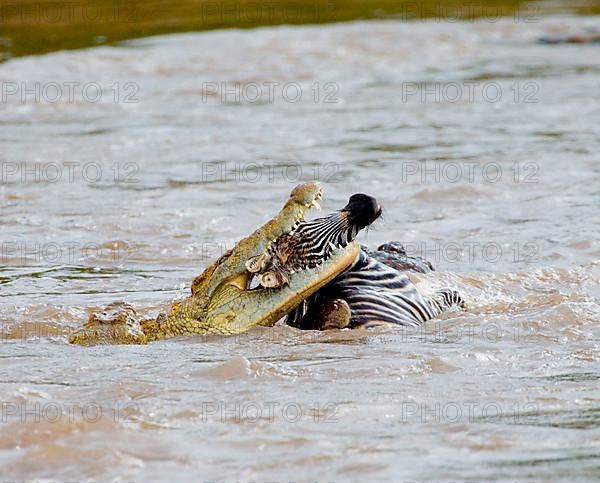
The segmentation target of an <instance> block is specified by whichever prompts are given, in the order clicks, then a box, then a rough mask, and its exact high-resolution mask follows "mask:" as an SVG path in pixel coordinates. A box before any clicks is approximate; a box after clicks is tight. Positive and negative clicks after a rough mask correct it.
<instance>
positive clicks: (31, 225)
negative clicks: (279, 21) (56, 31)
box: [0, 16, 600, 483]
mask: <svg viewBox="0 0 600 483" xmlns="http://www.w3.org/2000/svg"><path fill="white" fill-rule="evenodd" d="M537 20H538V22H536V23H528V22H525V19H522V18H521V19H518V21H515V20H514V19H512V18H509V19H503V20H501V21H499V22H490V21H485V20H478V21H475V22H465V23H451V22H443V21H442V22H435V21H428V22H427V23H422V22H420V21H415V22H412V23H407V22H402V21H393V20H391V21H369V22H352V23H345V24H335V25H325V26H301V27H278V28H261V29H256V30H250V31H238V30H223V31H215V32H209V33H198V34H182V35H170V36H164V37H153V38H147V39H141V40H136V41H131V42H127V43H124V44H122V45H119V46H116V47H99V48H94V49H89V50H82V51H69V52H58V53H53V54H48V55H45V56H40V57H25V58H21V59H16V60H12V61H9V62H6V63H4V64H2V65H0V81H2V82H3V83H4V84H3V86H4V87H3V89H4V92H3V95H5V98H4V99H3V102H2V105H1V110H2V115H1V118H0V125H1V128H0V161H2V184H0V207H1V208H0V209H1V217H0V230H1V232H0V241H1V242H2V252H1V256H2V261H1V262H0V330H1V331H2V340H1V346H0V351H1V352H0V359H1V360H0V401H2V413H1V417H2V424H1V426H0V432H1V435H2V436H1V438H0V468H1V469H0V473H2V475H1V476H2V477H3V479H4V480H11V481H12V480H15V479H18V480H34V481H42V480H43V481H47V480H51V481H73V480H76V481H113V482H115V481H119V482H121V481H135V482H149V481H162V480H166V479H172V480H174V481H175V480H186V479H187V480H191V479H194V481H219V482H251V481H254V482H267V481H271V482H272V481H277V482H291V481H294V482H338V483H339V482H355V481H357V482H358V481H361V482H362V481H396V482H398V481H426V482H429V481H511V482H515V481H518V482H526V481H535V482H542V481H570V482H573V481H597V480H598V479H599V478H600V364H599V357H600V305H599V298H600V283H599V281H600V243H599V241H598V240H599V239H600V236H599V235H600V224H599V221H600V216H599V209H598V206H599V203H600V158H599V156H600V155H599V154H598V153H600V83H599V78H600V47H599V46H598V45H597V44H596V45H546V44H543V43H540V42H538V39H539V38H540V37H544V36H548V35H565V34H570V33H581V32H586V31H587V29H588V28H590V27H593V26H597V25H598V24H599V22H600V19H598V18H594V17H587V18H584V17H571V16H538V17H537ZM36 83H38V85H39V96H40V99H39V102H37V101H36V99H35V96H36V95H37V94H36V90H37V89H38V87H36ZM236 83H237V84H236ZM276 83H278V84H276ZM69 86H72V92H69ZM225 89H227V90H228V91H227V92H228V93H224V90H225ZM25 91H27V92H25ZM22 95H24V96H25V99H22ZM236 96H238V97H239V98H238V97H236ZM300 96H301V97H300ZM298 97H300V98H299V99H298ZM98 98H99V99H98ZM96 99H98V100H97V102H93V101H95V100H96ZM23 100H24V102H23ZM311 179H318V180H320V181H322V182H323V183H324V185H325V198H324V201H323V207H324V209H325V211H328V210H334V209H337V208H340V207H341V206H343V205H344V204H345V202H346V200H347V198H348V196H349V195H350V194H352V193H355V192H365V193H368V194H372V195H374V196H376V197H377V198H378V199H379V201H380V202H381V203H382V205H383V206H384V217H383V218H382V219H380V220H378V221H377V222H376V223H375V224H374V226H373V227H372V228H371V229H370V230H369V231H368V232H365V233H363V234H362V235H361V241H362V243H364V244H367V245H369V246H371V247H375V246H377V245H378V244H380V243H383V242H385V241H388V240H398V241H402V242H404V243H405V244H406V245H407V247H408V248H409V251H410V252H411V253H423V254H424V255H425V256H426V257H427V258H428V259H429V260H430V261H431V262H432V263H433V264H434V265H435V266H436V268H437V271H436V272H435V273H433V274H431V275H428V276H426V277H424V276H416V275H415V276H413V279H414V280H415V281H416V282H417V283H418V284H419V287H420V288H421V289H422V290H423V291H424V292H427V293H429V292H431V291H433V290H435V289H437V288H439V287H442V286H452V287H455V288H457V289H458V290H460V291H461V292H462V293H463V294H464V296H465V299H466V301H467V305H468V310H467V311H466V312H464V313H460V312H454V313H448V314H445V315H444V317H443V318H442V319H441V320H436V321H431V322H430V323H428V324H426V325H425V327H423V329H419V330H402V329H398V330H394V329H391V328H385V329H379V330H371V331H366V330H355V331H330V332H325V333H319V332H311V331H307V332H301V331H298V330H295V329H292V328H289V327H281V326H277V327H274V328H271V329H266V328H261V329H256V330H252V331H250V332H248V333H246V334H243V335H241V336H239V337H231V338H220V337H202V336H185V337H177V338H173V339H169V340H164V341H159V342H156V343H152V344H150V345H147V346H102V347H92V348H81V347H74V346H71V345H69V344H68V342H67V338H68V335H69V334H70V333H71V332H72V331H73V330H74V329H75V328H77V327H78V326H80V325H81V324H82V323H83V322H84V321H85V320H86V318H87V315H88V314H89V313H90V311H92V310H94V309H97V308H99V307H102V306H103V305H105V304H107V303H110V302H112V301H115V300H124V301H127V302H128V303H130V304H132V305H134V306H135V307H136V308H137V309H138V310H139V312H140V313H142V314H143V315H150V316H154V315H156V314H157V313H158V312H159V311H161V310H164V309H165V307H167V306H168V304H169V301H170V300H172V299H173V298H175V297H177V296H181V295H182V294H185V293H186V292H187V291H188V290H189V284H190V282H191V280H192V279H193V278H194V276H195V275H197V274H198V273H199V272H200V271H201V270H202V269H203V267H205V266H206V265H207V264H208V263H209V262H210V261H211V260H213V259H214V258H216V257H217V256H218V255H220V254H221V253H223V252H224V251H225V250H226V249H228V248H231V247H232V246H233V245H234V244H235V242H236V241H237V240H239V239H240V238H241V237H242V236H244V235H246V234H247V233H249V232H250V231H252V230H253V229H254V228H255V227H257V226H258V225H259V224H261V223H262V222H264V221H265V220H266V219H268V218H269V217H270V216H272V215H273V214H275V213H276V212H277V211H278V210H279V207H280V206H281V204H282V203H283V201H284V200H285V198H286V197H287V196H288V193H289V192H290V190H291V189H292V188H293V187H294V186H295V184H297V183H298V182H299V181H300V180H311Z"/></svg>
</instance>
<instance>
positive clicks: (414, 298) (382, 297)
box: [286, 251, 463, 328]
mask: <svg viewBox="0 0 600 483" xmlns="http://www.w3.org/2000/svg"><path fill="white" fill-rule="evenodd" d="M331 298H336V299H343V300H345V301H346V302H347V303H348V305H349V306H350V311H351V322H350V327H351V328H355V327H367V328H368V327H374V326H379V325H404V326H418V325H420V324H422V323H424V322H426V321H428V320H430V319H433V318H435V317H437V316H438V315H440V314H441V313H442V312H444V311H445V310H447V309H448V308H449V307H451V306H453V305H459V306H462V304H463V302H462V298H461V297H460V295H459V294H458V292H456V291H453V290H443V291H440V292H437V293H436V294H435V296H434V297H432V298H431V299H428V298H425V297H423V295H422V294H421V293H420V292H419V291H418V290H417V288H416V287H415V285H414V284H413V283H412V282H411V281H410V279H409V278H408V277H407V276H406V275H405V274H404V273H402V272H399V271H397V270H395V269H393V268H391V267H389V266H387V265H385V264H383V263H381V262H379V261H377V260H375V259H373V258H371V257H369V256H368V255H367V254H366V253H364V252H363V251H361V253H360V255H359V256H358V258H357V260H356V262H355V263H354V265H353V266H352V267H351V268H350V269H348V270H347V271H346V272H344V273H342V274H341V275H340V276H338V277H337V278H336V279H335V280H333V282H331V283H330V284H328V285H327V286H326V287H325V288H324V289H322V290H321V291H320V292H318V293H317V294H315V295H313V297H311V298H310V299H308V300H307V301H305V302H304V303H302V304H301V305H300V307H298V308H297V309H296V310H295V311H293V312H292V313H290V315H289V316H288V319H287V320H286V323H288V324H289V325H293V326H296V327H302V318H303V317H304V316H306V315H307V314H308V315H309V316H310V314H309V311H310V309H311V306H312V305H313V304H319V303H322V302H323V300H325V299H331Z"/></svg>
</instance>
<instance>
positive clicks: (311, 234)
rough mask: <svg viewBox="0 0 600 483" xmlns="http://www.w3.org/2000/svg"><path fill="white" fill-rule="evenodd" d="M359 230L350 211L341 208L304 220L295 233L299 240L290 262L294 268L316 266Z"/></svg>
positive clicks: (293, 235) (350, 239)
mask: <svg viewBox="0 0 600 483" xmlns="http://www.w3.org/2000/svg"><path fill="white" fill-rule="evenodd" d="M358 231H359V227H357V226H354V225H351V224H350V223H349V221H348V216H347V214H345V213H343V212H339V211H338V212H334V213H331V214H330V215H328V216H325V217H322V218H316V219H314V220H311V221H303V222H302V223H300V224H299V225H298V227H297V228H296V229H295V230H294V232H293V233H292V234H291V236H292V237H293V238H294V239H295V240H297V241H296V242H295V243H294V249H293V252H292V253H291V254H290V255H289V259H288V262H287V265H288V266H289V267H290V268H291V269H292V270H301V269H304V268H314V267H316V266H318V265H319V264H320V263H322V262H323V261H324V260H327V259H328V258H329V257H330V256H331V253H332V252H333V251H334V250H335V249H336V248H339V247H345V246H346V245H348V243H350V242H351V241H352V240H353V239H354V238H355V237H356V235H357V234H358ZM275 249H276V250H277V247H276V248H275Z"/></svg>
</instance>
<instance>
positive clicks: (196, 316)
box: [157, 182, 381, 338]
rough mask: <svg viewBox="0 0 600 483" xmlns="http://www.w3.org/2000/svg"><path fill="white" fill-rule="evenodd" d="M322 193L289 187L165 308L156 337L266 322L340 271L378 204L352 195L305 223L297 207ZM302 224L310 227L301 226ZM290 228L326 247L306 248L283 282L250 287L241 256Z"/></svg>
mask: <svg viewBox="0 0 600 483" xmlns="http://www.w3.org/2000/svg"><path fill="white" fill-rule="evenodd" d="M322 196H323V188H322V186H321V185H320V183H317V182H310V183H306V184H302V185H299V186H297V187H296V188H294V190H293V191H292V192H291V194H290V198H289V199H288V200H287V202H286V203H285V204H284V206H283V208H282V209H281V211H280V212H279V213H278V214H277V215H276V216H275V217H274V218H272V219H271V220H269V221H268V222H267V223H265V224H264V225H263V226H262V227H261V228H259V229H258V230H256V231H255V232H254V233H252V234H251V235H250V236H248V237H246V238H244V239H243V240H241V241H240V242H239V243H238V244H237V245H236V246H235V247H234V248H232V249H231V250H229V251H228V252H226V253H225V254H224V255H222V256H221V257H220V258H219V259H218V260H217V261H216V262H214V263H213V264H212V265H211V266H209V267H208V268H207V269H206V270H205V271H204V272H203V273H202V274H201V275H200V276H198V277H197V278H196V279H195V280H194V282H193V283H192V294H191V295H190V296H189V297H188V298H186V299H185V300H183V301H182V302H180V303H176V304H174V305H173V307H172V309H171V313H170V314H169V315H168V316H167V317H166V318H163V320H162V321H159V325H160V327H158V328H157V332H158V337H163V336H169V335H177V334H184V333H217V334H236V333H240V332H244V331H246V330H248V329H250V328H251V327H253V326H256V325H267V326H268V325H273V324H274V323H275V322H277V321H278V320H279V319H280V318H282V317H283V316H285V315H286V314H287V313H288V312H290V311H291V310H292V309H294V308H295V307H296V306H297V305H299V304H300V303H301V302H302V301H303V300H304V299H306V298H307V297H309V296H310V295H312V294H313V293H315V292H316V291H318V290H319V289H320V288H321V287H323V286H324V285H326V284H327V283H328V282H330V281H331V280H332V279H334V278H335V277H336V276H337V275H339V274H340V273H342V272H343V271H344V270H346V269H347V268H348V267H349V266H350V265H351V264H352V263H353V262H354V260H355V259H356V257H357V255H358V253H359V251H360V246H359V244H358V243H357V242H356V241H355V240H354V238H355V236H356V235H357V233H358V231H359V230H360V229H361V228H364V227H365V226H367V225H368V224H370V223H372V222H373V221H374V220H375V219H376V218H377V217H378V216H379V215H380V214H381V208H380V207H379V205H378V204H377V203H376V201H375V200H374V198H371V197H368V196H366V195H353V197H351V198H350V201H349V203H348V205H347V206H346V207H344V208H343V209H341V210H340V211H338V212H336V213H332V214H331V215H329V216H328V217H324V218H320V219H317V220H314V221H313V222H306V223H305V222H304V215H305V213H306V212H307V211H308V210H310V209H311V208H317V209H320V206H319V201H320V200H321V199H322ZM309 225H310V227H312V228H316V229H308V228H306V227H307V226H309ZM320 227H322V228H323V229H322V230H321V229H320ZM301 228H304V230H301ZM325 233H327V234H328V235H329V237H328V238H327V240H325V239H324V238H323V236H322V235H323V234H325ZM290 234H292V235H293V234H296V236H298V237H300V238H301V244H302V247H303V249H304V252H303V253H308V251H309V250H308V247H311V246H312V247H318V244H319V243H321V242H323V243H324V242H326V243H327V246H326V247H325V249H322V250H320V251H319V250H312V251H310V253H311V257H312V258H311V262H310V263H308V262H307V263H306V264H304V266H302V267H300V269H298V267H297V266H296V267H295V268H296V269H295V270H290V271H289V272H288V277H287V278H286V283H285V284H280V285H279V286H277V287H275V288H271V287H270V288H265V287H264V286H260V285H258V286H255V285H256V283H254V284H253V279H254V277H255V276H256V274H255V273H253V272H252V271H251V270H249V269H248V266H249V261H250V260H253V259H254V260H256V259H257V258H260V257H261V255H264V254H265V253H268V252H269V251H270V250H272V248H273V246H274V245H277V243H278V242H279V241H280V240H281V239H282V238H283V237H286V236H289V235H290ZM332 240H334V241H333V242H332ZM315 257H316V258H315ZM297 262H298V257H296V263H297ZM301 265H302V264H301ZM254 282H255V280H254ZM158 337H157V338H158Z"/></svg>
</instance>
